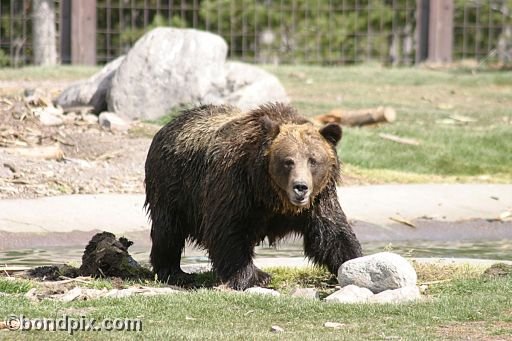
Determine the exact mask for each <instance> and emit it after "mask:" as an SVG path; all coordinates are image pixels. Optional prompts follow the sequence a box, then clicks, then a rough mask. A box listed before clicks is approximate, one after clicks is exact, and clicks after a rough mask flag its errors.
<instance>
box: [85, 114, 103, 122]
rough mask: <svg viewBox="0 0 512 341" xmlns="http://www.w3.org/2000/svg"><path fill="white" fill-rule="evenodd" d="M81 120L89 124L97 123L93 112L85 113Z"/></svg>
mask: <svg viewBox="0 0 512 341" xmlns="http://www.w3.org/2000/svg"><path fill="white" fill-rule="evenodd" d="M82 120H84V122H87V123H89V124H96V123H98V121H99V118H98V116H96V115H94V114H85V115H83V116H82Z"/></svg>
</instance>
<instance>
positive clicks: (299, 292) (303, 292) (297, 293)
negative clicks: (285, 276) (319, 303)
mask: <svg viewBox="0 0 512 341" xmlns="http://www.w3.org/2000/svg"><path fill="white" fill-rule="evenodd" d="M290 296H292V297H300V298H308V299H313V300H315V299H319V295H318V291H317V290H316V289H315V288H295V289H293V290H292V291H291V292H290Z"/></svg>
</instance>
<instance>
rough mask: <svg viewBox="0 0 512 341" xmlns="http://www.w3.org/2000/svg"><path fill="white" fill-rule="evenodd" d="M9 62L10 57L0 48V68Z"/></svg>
mask: <svg viewBox="0 0 512 341" xmlns="http://www.w3.org/2000/svg"><path fill="white" fill-rule="evenodd" d="M10 63H11V59H10V58H9V56H8V55H7V54H6V53H5V52H4V50H2V49H0V68H1V67H6V66H9V65H10Z"/></svg>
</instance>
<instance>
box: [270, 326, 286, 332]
mask: <svg viewBox="0 0 512 341" xmlns="http://www.w3.org/2000/svg"><path fill="white" fill-rule="evenodd" d="M270 331H271V332H272V333H283V332H284V329H283V328H282V327H279V326H272V327H270Z"/></svg>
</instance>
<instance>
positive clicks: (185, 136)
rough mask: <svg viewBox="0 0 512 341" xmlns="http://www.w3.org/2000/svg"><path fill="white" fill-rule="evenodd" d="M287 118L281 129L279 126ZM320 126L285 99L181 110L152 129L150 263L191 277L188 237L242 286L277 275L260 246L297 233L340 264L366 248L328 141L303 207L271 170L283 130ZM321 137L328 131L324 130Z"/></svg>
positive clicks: (172, 276)
mask: <svg viewBox="0 0 512 341" xmlns="http://www.w3.org/2000/svg"><path fill="white" fill-rule="evenodd" d="M280 127H281V128H280ZM281 129H283V130H286V129H288V130H290V132H291V133H292V134H296V135H297V136H299V138H300V132H301V131H303V132H309V131H312V129H315V128H313V126H312V125H311V124H310V123H309V122H308V121H307V120H306V119H305V118H303V117H301V116H299V115H298V114H297V113H296V112H295V110H294V109H293V108H291V107H290V106H287V105H283V104H270V105H265V106H261V107H260V108H259V109H257V110H253V111H251V112H249V113H242V112H240V111H239V110H238V109H237V108H234V107H231V106H211V105H209V106H201V107H198V108H195V109H192V110H188V111H185V112H183V113H182V114H181V115H180V116H178V117H177V118H175V119H174V120H173V121H172V122H170V123H169V124H167V125H166V126H165V127H163V128H162V129H161V130H160V131H159V132H158V133H157V134H156V135H155V137H154V139H153V142H152V144H151V147H150V149H149V153H148V157H147V160H146V167H145V168H146V178H145V185H146V203H145V206H146V208H147V210H148V213H149V215H150V217H151V221H152V228H151V239H152V243H153V245H152V250H151V256H150V258H151V264H152V265H153V270H154V271H155V273H156V274H157V275H158V278H159V279H160V280H164V281H169V282H173V283H179V282H180V281H186V280H188V277H187V275H186V274H185V273H184V272H183V271H181V268H180V259H181V253H182V251H183V248H184V246H185V241H186V240H189V241H191V242H193V243H195V244H197V245H198V246H200V247H202V248H204V249H206V250H207V251H208V254H209V257H210V259H211V260H212V264H213V268H214V270H215V272H216V273H217V275H218V277H219V278H220V280H221V281H223V282H224V283H226V284H227V285H228V286H230V287H232V288H234V289H239V290H243V289H245V288H248V287H251V286H254V285H265V284H267V283H268V281H269V279H270V277H269V276H268V275H267V274H265V273H264V272H263V271H261V270H259V269H258V268H256V267H255V266H254V264H253V262H252V259H253V256H254V247H255V245H257V244H258V243H260V242H261V241H262V240H263V239H265V238H266V237H267V238H268V240H269V241H270V242H271V243H273V242H275V241H277V240H279V239H281V238H282V237H284V236H286V235H288V234H290V233H295V234H299V235H303V236H304V252H305V254H306V256H307V257H309V258H310V259H311V260H312V261H313V262H314V263H316V264H319V265H325V266H326V267H327V268H328V269H329V270H330V271H331V272H332V273H336V272H337V270H338V268H339V266H340V265H341V264H342V263H343V262H344V261H346V260H349V259H352V258H355V257H359V256H361V247H360V244H359V242H358V241H357V238H356V236H355V235H354V233H353V231H352V228H351V227H350V225H349V224H348V222H347V219H346V217H345V215H344V213H343V211H342V209H341V207H340V205H339V202H338V199H337V195H336V183H337V181H338V180H339V173H340V172H339V162H338V159H337V157H336V152H335V149H334V146H333V145H332V144H329V143H328V141H327V140H325V139H320V140H319V143H322V146H323V148H328V149H329V155H331V158H332V159H331V161H332V163H331V171H330V173H329V177H328V178H327V179H326V180H325V183H323V184H318V186H317V188H319V190H318V191H317V192H316V193H315V196H314V198H312V202H311V205H310V206H309V207H307V208H305V209H297V208H296V207H295V206H293V205H291V204H290V203H289V200H288V199H287V197H286V194H283V193H282V191H281V190H280V189H279V188H276V186H275V184H273V182H272V180H271V177H270V176H269V171H268V170H269V153H270V151H271V146H272V144H273V141H274V139H276V138H279V137H276V136H279V135H282V134H279V135H278V133H279V131H280V130H281ZM317 135H318V136H321V135H320V134H317Z"/></svg>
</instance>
